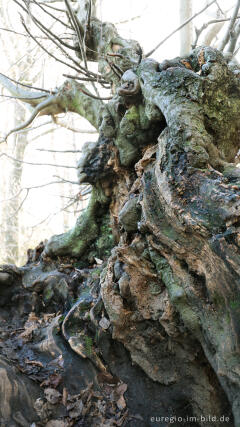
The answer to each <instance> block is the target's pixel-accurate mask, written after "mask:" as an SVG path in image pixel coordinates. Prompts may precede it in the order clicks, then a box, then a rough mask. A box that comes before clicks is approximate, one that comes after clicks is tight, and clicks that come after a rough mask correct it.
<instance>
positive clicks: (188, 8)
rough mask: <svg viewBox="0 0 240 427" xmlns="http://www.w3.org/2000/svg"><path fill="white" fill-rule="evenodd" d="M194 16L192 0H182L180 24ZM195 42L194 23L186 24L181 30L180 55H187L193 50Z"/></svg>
mask: <svg viewBox="0 0 240 427" xmlns="http://www.w3.org/2000/svg"><path fill="white" fill-rule="evenodd" d="M191 16H192V0H180V9H179V17H180V24H182V23H183V22H185V21H186V20H187V19H188V18H190V17H191ZM192 42H193V35H192V23H191V22H190V23H189V24H187V25H185V27H183V28H182V29H181V31H180V55H181V56H185V55H187V54H188V53H189V52H190V50H191V45H192Z"/></svg>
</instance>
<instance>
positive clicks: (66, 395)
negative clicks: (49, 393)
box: [62, 387, 68, 406]
mask: <svg viewBox="0 0 240 427" xmlns="http://www.w3.org/2000/svg"><path fill="white" fill-rule="evenodd" d="M67 400H68V391H67V389H66V387H63V394H62V403H63V405H64V406H67Z"/></svg>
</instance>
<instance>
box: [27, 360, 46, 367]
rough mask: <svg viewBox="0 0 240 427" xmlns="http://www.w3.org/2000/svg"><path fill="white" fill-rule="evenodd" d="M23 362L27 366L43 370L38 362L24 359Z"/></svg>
mask: <svg viewBox="0 0 240 427" xmlns="http://www.w3.org/2000/svg"><path fill="white" fill-rule="evenodd" d="M24 362H25V363H26V364H27V365H33V366H39V368H43V364H42V362H39V361H38V360H28V359H25V360H24Z"/></svg>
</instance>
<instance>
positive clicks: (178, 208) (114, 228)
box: [0, 2, 240, 426]
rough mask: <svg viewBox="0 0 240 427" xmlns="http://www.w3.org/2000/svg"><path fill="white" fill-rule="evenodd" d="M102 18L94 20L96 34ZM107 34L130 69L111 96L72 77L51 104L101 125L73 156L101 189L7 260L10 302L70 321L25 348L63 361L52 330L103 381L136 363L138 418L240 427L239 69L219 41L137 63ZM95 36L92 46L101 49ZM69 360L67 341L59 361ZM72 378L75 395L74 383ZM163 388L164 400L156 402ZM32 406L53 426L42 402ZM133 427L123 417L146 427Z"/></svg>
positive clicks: (4, 274) (86, 178)
mask: <svg viewBox="0 0 240 427" xmlns="http://www.w3.org/2000/svg"><path fill="white" fill-rule="evenodd" d="M79 3H81V2H79ZM80 24H81V22H80ZM95 25H96V27H94V26H95ZM98 25H99V22H98V21H97V20H94V22H93V23H92V29H93V28H95V29H96V28H97V26H98ZM105 30H106V34H105V36H104V37H105V41H106V44H105V46H104V48H103V47H102V45H100V46H99V51H101V49H103V50H104V49H105V53H106V52H108V51H109V49H110V48H111V49H115V51H116V49H117V52H118V53H119V54H120V56H119V57H115V61H119V62H117V63H118V64H120V65H121V67H122V68H123V75H122V76H121V79H120V78H117V76H116V75H115V76H114V78H113V77H112V70H110V71H109V72H108V71H107V70H105V78H107V76H108V78H109V81H110V82H111V83H112V85H113V92H114V96H113V98H112V99H111V100H110V101H109V102H108V103H107V104H104V105H102V103H101V102H100V100H96V99H93V98H89V97H87V96H86V94H84V93H83V92H81V89H82V88H83V86H81V85H78V84H75V83H73V84H68V83H66V84H65V85H64V86H63V88H61V90H60V91H59V93H58V94H57V95H56V98H55V101H54V108H55V111H58V110H60V109H61V108H63V106H65V107H67V108H68V109H69V110H71V111H76V112H79V114H81V115H84V116H85V117H87V118H88V119H89V121H90V122H91V123H92V124H94V125H95V126H96V128H98V129H99V139H98V141H96V143H86V145H85V148H84V150H83V156H82V158H81V159H80V161H79V164H78V176H79V182H80V183H89V184H91V185H92V187H93V190H92V195H91V199H90V202H89V205H88V208H87V209H86V211H85V212H84V213H83V215H82V216H81V217H80V218H79V219H78V220H77V223H76V226H75V227H74V229H73V230H70V231H69V232H67V233H65V234H63V235H60V236H53V237H52V238H51V239H50V240H49V241H48V242H47V244H46V245H44V244H41V245H40V246H39V247H38V248H36V249H35V251H33V252H30V253H29V262H28V264H27V266H25V267H23V268H21V269H19V270H17V271H15V270H13V267H12V266H8V267H6V266H5V267H3V268H2V270H1V272H0V285H1V289H2V295H3V299H4V298H5V300H6V301H7V300H10V301H11V304H10V305H13V304H15V305H17V304H18V307H19V310H20V311H21V310H22V311H24V310H25V312H24V313H25V314H26V315H27V314H28V313H29V311H31V312H34V313H37V316H39V317H40V318H41V319H44V314H46V312H47V313H49V312H50V313H57V312H58V313H59V312H60V313H64V312H67V314H66V313H65V314H66V316H65V317H64V319H63V323H62V326H61V324H59V323H58V320H59V319H58V318H57V319H56V318H55V320H54V321H53V322H50V325H49V327H48V329H46V328H45V329H44V328H43V327H42V326H41V327H40V331H39V330H38V329H39V327H36V329H37V330H38V332H37V334H36V337H40V338H36V337H35V338H34V339H33V344H32V343H26V347H25V351H27V350H29V348H31V350H32V351H36V350H38V353H37V354H38V356H39V358H41V357H42V359H41V363H44V360H46V357H49V354H50V353H51V351H53V350H54V351H53V352H54V354H55V355H56V341H57V340H58V338H56V336H55V338H54V334H53V327H57V328H58V329H57V330H58V333H59V334H60V336H59V340H60V341H61V340H62V341H61V342H62V343H63V342H64V341H65V342H67V344H68V345H69V346H70V348H71V349H72V350H73V351H74V352H75V353H77V354H78V355H79V356H81V359H79V360H82V361H83V362H87V360H89V361H90V362H91V363H90V364H89V366H91V369H92V370H93V371H94V373H96V371H97V370H98V371H99V372H100V374H99V375H100V377H99V376H98V377H97V378H98V384H99V383H100V382H101V381H100V380H99V378H103V377H104V378H106V375H107V374H109V371H110V372H111V380H113V377H114V375H118V376H119V377H120V379H122V381H125V380H126V376H124V375H125V374H126V371H125V372H124V373H123V371H122V370H121V367H120V365H121V363H122V361H123V360H128V362H129V359H127V357H130V358H131V361H132V363H133V364H136V365H137V366H138V367H140V368H141V370H140V371H138V373H137V372H136V371H134V375H135V379H136V383H137V382H138V381H139V384H140V383H141V387H140V388H139V391H138V392H137V393H135V394H136V395H137V396H136V397H135V399H136V400H135V402H133V401H131V399H130V396H131V393H132V392H133V389H134V385H132V384H130V383H128V387H129V394H128V395H127V404H128V405H129V408H130V413H131V414H133V413H134V412H133V411H136V410H137V411H140V415H141V416H142V417H143V424H142V425H146V424H148V423H150V417H151V414H153V415H154V416H155V415H157V416H158V415H159V414H160V415H161V416H163V417H169V416H173V415H174V414H180V415H179V417H182V418H183V417H185V419H187V420H188V421H189V417H190V416H191V417H194V419H193V421H194V422H195V425H196V426H201V425H209V426H210V425H211V424H212V420H213V418H214V417H216V420H217V422H220V420H221V419H222V418H221V417H224V422H226V425H232V426H233V425H235V426H239V420H240V387H239V385H240V384H239V380H240V378H239V362H240V351H239V350H240V349H239V324H240V318H239V316H240V311H239V307H240V295H239V271H240V270H239V268H240V266H239V247H240V239H239V215H240V195H239V188H240V172H239V168H238V166H237V159H236V156H237V153H238V150H239V148H240V139H239V131H240V125H239V108H240V96H239V94H240V84H239V78H238V73H239V71H237V70H236V69H234V70H233V69H232V68H231V65H228V64H227V63H226V61H225V59H224V57H223V56H222V54H221V53H220V52H219V51H217V50H216V49H213V48H210V47H201V48H197V49H195V50H194V51H193V52H191V53H190V54H189V55H188V56H185V57H183V58H175V59H173V60H166V61H164V62H163V63H161V64H159V63H158V62H157V61H155V60H153V59H144V58H143V59H142V58H141V55H140V53H139V51H138V48H137V44H136V42H131V41H122V40H120V39H118V40H117V41H116V38H115V37H116V33H115V29H114V28H112V27H111V26H110V24H109V25H108V24H107V25H106V26H105ZM93 34H97V36H96V39H94V40H93V39H91V38H89V40H90V41H89V43H90V44H89V46H90V45H91V46H93V45H94V46H95V47H96V46H97V44H98V43H99V38H98V33H96V32H95V33H94V32H93V33H92V36H93ZM90 35H91V34H90ZM111 37H113V38H111ZM116 45H117V47H116ZM113 46H114V47H113ZM94 50H95V51H96V50H97V49H94ZM124 52H125V53H126V55H127V59H126V61H125V62H124ZM138 56H139V57H140V61H138V60H137V57H138ZM138 59H139V58H138ZM103 61H104V59H103ZM129 63H131V66H129ZM124 64H125V65H124ZM102 65H103V63H102V64H100V66H102ZM124 66H125V67H126V69H125V68H124ZM103 69H104V67H103ZM49 108H50V106H49ZM15 277H17V279H18V280H17V281H16V280H14V278H15ZM6 284H8V286H6ZM15 286H19V288H20V289H21V291H18V292H19V302H18V303H17V302H14V301H15V300H14V299H11V298H13V295H14V293H15V292H16V289H15V288H14V287H15ZM17 289H18V288H17ZM22 292H25V293H26V297H25V304H26V303H28V305H29V307H26V306H24V304H23V302H21V301H22V300H21V298H20V297H21V295H22ZM9 295H10V296H9ZM76 298H77V301H76V302H75V303H74V299H76ZM71 305H72V306H71ZM70 306H71V308H70ZM5 315H6V314H5ZM6 318H7V319H8V316H7V315H6ZM8 321H9V319H8ZM54 322H55V323H54ZM53 323H54V325H55V326H53ZM25 328H26V326H25ZM44 333H45V335H44ZM116 342H117V343H118V344H116ZM119 343H121V344H119ZM7 345H9V344H6V346H7ZM51 345H52V347H51ZM116 345H119V347H117V348H118V351H119V354H118V356H119V357H117V356H116V347H115V346H116ZM122 345H123V346H124V347H122ZM124 348H125V349H126V350H127V352H128V355H129V356H126V358H125V356H124V355H125V353H124V352H125V350H124ZM65 350H66V347H65ZM46 353H47V354H48V356H46ZM70 354H72V353H70V351H69V347H67V350H66V353H64V358H65V359H64V360H68V358H70ZM34 355H35V353H34ZM17 357H18V358H19V359H20V360H22V359H21V357H22V355H21V354H20V355H18V356H17ZM124 358H125V359H124ZM86 359H87V360H86ZM21 363H22V362H21ZM89 366H87V365H86V373H85V375H86V377H88V376H91V375H92V371H91V370H90V368H89ZM127 366H129V365H127ZM23 369H26V366H25V365H23ZM131 369H134V368H129V370H128V373H130V375H131V372H132V370H131ZM38 376H39V374H38ZM65 377H66V371H65ZM146 378H147V379H148V381H149V382H148V385H149V390H150V391H148V392H147V393H146V394H145V390H146V389H145V388H144V386H143V382H144V381H145V380H146ZM108 379H109V377H108ZM64 381H66V380H64ZM71 381H72V382H71ZM65 383H66V384H67V387H68V388H69V390H73V388H74V384H73V380H71V379H69V378H68V381H66V382H65ZM94 384H95V382H94ZM154 384H155V385H156V390H157V393H161V401H160V402H159V401H156V400H154V398H153V399H152V394H151V393H152V391H153V390H154V387H155V385H154ZM95 385H96V384H95ZM115 391H116V390H115ZM61 392H62V393H63V390H61ZM71 392H72V391H71ZM142 392H143V393H144V399H146V407H144V408H141V410H140V409H139V406H138V404H139V397H138V394H139V395H140V394H141V393H142ZM89 399H91V398H89ZM44 402H45V401H44V400H43V401H42V403H41V405H42V406H41V408H43V406H44V404H45V403H46V402H45V403H44ZM164 402H165V403H166V405H165V406H164ZM38 404H39V402H38ZM106 405H107V404H106ZM35 407H36V405H35ZM37 408H38V415H39V417H40V419H41V421H42V422H43V421H44V420H45V421H46V410H45V412H44V413H43V410H42V409H41V411H40V409H39V405H38V406H37ZM44 408H45V407H44ZM56 408H57V407H55V410H56ZM45 409H46V408H45ZM118 410H119V406H118V409H116V407H115V411H118ZM53 413H54V414H55V417H56V416H57V415H56V411H55V412H54V411H53V412H52V413H51V416H52V417H53ZM135 413H136V412H135ZM64 414H65V415H64V416H65V417H68V418H67V419H68V420H69V419H70V417H71V416H70V413H69V411H68V412H67V415H66V413H64ZM119 414H120V413H119ZM121 414H122V413H121ZM203 414H208V419H207V420H205V418H204V419H203V418H202V417H204V415H203ZM98 415H99V413H98ZM64 416H63V415H62V416H61V417H62V418H61V419H63V417H64ZM95 416H96V415H95ZM119 416H120V415H119ZM187 417H188V418H187ZM48 419H51V418H50V416H48ZM52 419H53V418H52ZM89 419H90V422H91V421H92V420H93V418H91V415H90V414H89ZM79 420H80V416H79ZM81 420H82V418H81ZM135 421H136V420H135ZM135 421H131V419H130V418H129V419H128V423H129V424H128V425H134V426H139V425H141V423H140V421H139V419H138V420H137V421H136V422H135ZM168 421H169V420H168ZM164 422H165V423H166V420H165V418H164V420H163V421H162V425H165V424H164ZM102 423H103V421H102ZM100 425H101V424H100ZM175 425H176V426H180V425H181V421H180V419H178V420H175Z"/></svg>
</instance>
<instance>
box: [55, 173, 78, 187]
mask: <svg viewBox="0 0 240 427" xmlns="http://www.w3.org/2000/svg"><path fill="white" fill-rule="evenodd" d="M53 178H58V179H60V180H61V182H65V183H68V184H74V185H79V182H77V181H69V180H68V179H65V178H62V177H61V176H58V175H53Z"/></svg>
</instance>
